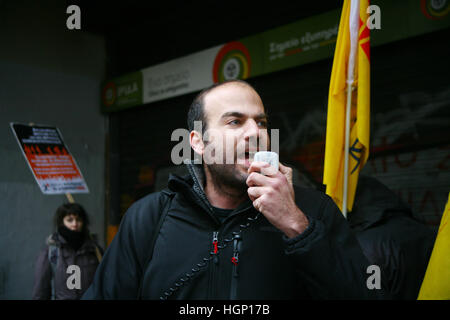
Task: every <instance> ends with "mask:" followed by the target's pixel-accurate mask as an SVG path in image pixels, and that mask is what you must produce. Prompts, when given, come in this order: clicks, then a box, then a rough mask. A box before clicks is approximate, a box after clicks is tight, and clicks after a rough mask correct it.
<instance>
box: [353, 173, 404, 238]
mask: <svg viewBox="0 0 450 320" xmlns="http://www.w3.org/2000/svg"><path fill="white" fill-rule="evenodd" d="M400 216H405V217H409V218H412V212H411V209H410V208H409V207H408V206H407V205H406V204H405V203H404V202H403V201H402V200H401V198H400V197H399V196H398V195H397V194H395V193H394V192H393V191H392V190H390V189H389V188H388V187H386V186H385V185H384V184H382V183H381V182H380V181H378V180H377V179H375V178H372V177H369V176H365V175H361V176H360V177H359V180H358V186H357V189H356V195H355V203H354V205H353V210H352V211H351V212H349V214H348V221H349V223H350V226H351V227H352V228H353V229H355V230H356V231H361V230H365V229H367V228H369V227H370V226H373V225H375V224H377V223H379V222H381V221H383V220H386V219H389V218H392V217H400Z"/></svg>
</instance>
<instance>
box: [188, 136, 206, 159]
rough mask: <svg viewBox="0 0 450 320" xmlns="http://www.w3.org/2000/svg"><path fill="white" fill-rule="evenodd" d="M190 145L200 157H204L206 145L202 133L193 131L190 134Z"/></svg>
mask: <svg viewBox="0 0 450 320" xmlns="http://www.w3.org/2000/svg"><path fill="white" fill-rule="evenodd" d="M189 143H190V144H191V148H192V149H193V150H194V151H195V152H196V153H198V154H199V155H201V156H202V155H203V153H204V151H205V144H204V143H203V138H202V135H201V133H199V132H198V131H195V130H192V131H191V133H190V134H189Z"/></svg>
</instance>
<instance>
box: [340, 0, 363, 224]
mask: <svg viewBox="0 0 450 320" xmlns="http://www.w3.org/2000/svg"><path fill="white" fill-rule="evenodd" d="M358 17H359V0H351V2H350V15H349V21H348V24H349V33H350V34H349V37H350V52H349V56H348V65H347V108H346V110H345V150H344V185H343V187H344V188H343V189H344V190H343V199H342V214H343V215H344V218H346V219H347V193H348V151H349V147H350V112H351V108H352V85H353V82H354V74H353V72H354V70H355V60H356V52H357V46H358V30H359V23H358V22H357V21H359V19H358Z"/></svg>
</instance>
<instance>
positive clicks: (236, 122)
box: [228, 120, 241, 125]
mask: <svg viewBox="0 0 450 320" xmlns="http://www.w3.org/2000/svg"><path fill="white" fill-rule="evenodd" d="M239 123H241V122H240V121H239V120H231V121H229V122H228V124H232V125H236V124H239Z"/></svg>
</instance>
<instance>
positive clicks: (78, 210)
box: [54, 203, 90, 232]
mask: <svg viewBox="0 0 450 320" xmlns="http://www.w3.org/2000/svg"><path fill="white" fill-rule="evenodd" d="M71 214H73V215H74V216H78V217H79V218H80V219H81V220H82V221H83V230H84V231H85V232H86V231H87V230H88V226H89V223H90V221H89V216H88V214H87V212H86V210H84V208H83V207H82V206H81V205H80V204H78V203H65V204H63V205H61V206H59V207H58V209H56V213H55V217H54V224H55V227H56V228H58V227H60V226H62V225H63V224H64V222H63V220H64V217H65V216H68V215H71Z"/></svg>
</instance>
